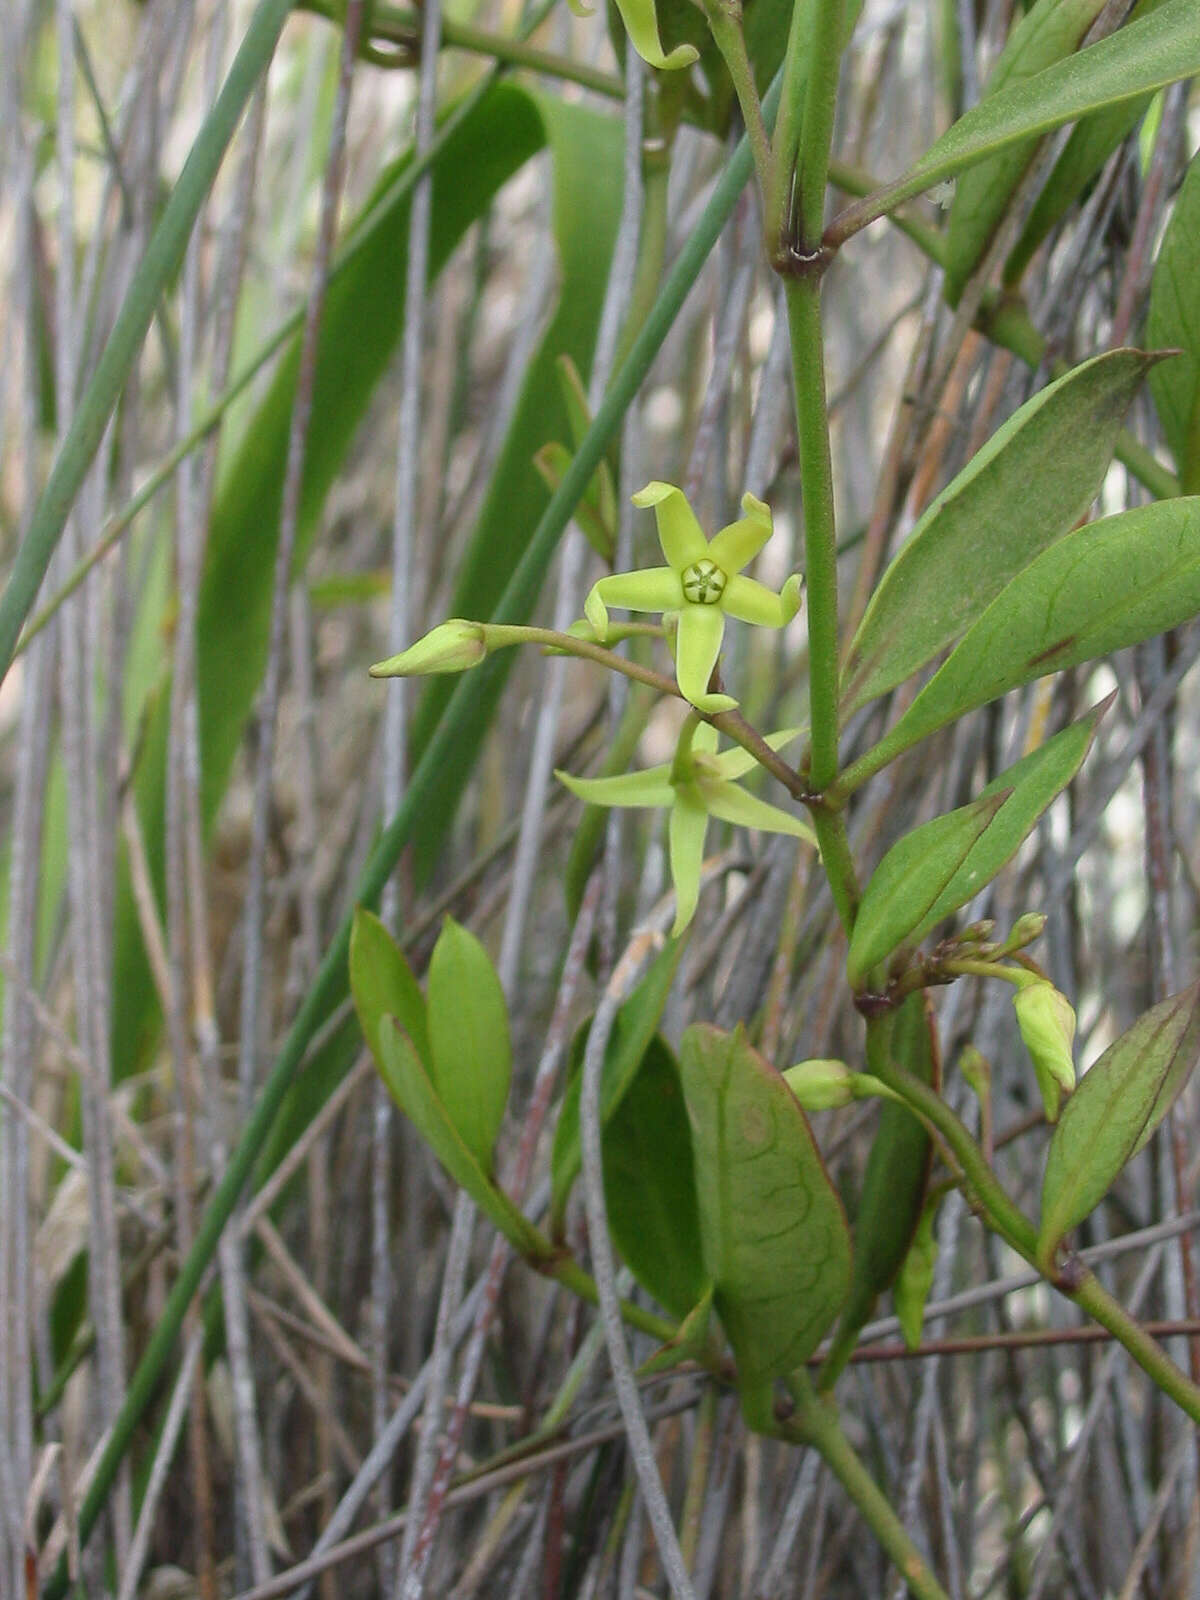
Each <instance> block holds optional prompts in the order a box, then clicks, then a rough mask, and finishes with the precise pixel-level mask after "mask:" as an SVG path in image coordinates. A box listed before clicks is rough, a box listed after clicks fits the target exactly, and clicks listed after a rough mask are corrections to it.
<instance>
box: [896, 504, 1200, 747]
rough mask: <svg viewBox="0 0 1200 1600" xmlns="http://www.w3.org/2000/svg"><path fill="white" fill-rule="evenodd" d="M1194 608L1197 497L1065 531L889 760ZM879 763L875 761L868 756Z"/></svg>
mask: <svg viewBox="0 0 1200 1600" xmlns="http://www.w3.org/2000/svg"><path fill="white" fill-rule="evenodd" d="M1197 611H1200V498H1189V499H1180V500H1164V501H1160V502H1158V503H1157V504H1155V505H1149V506H1139V507H1138V508H1136V509H1135V510H1133V511H1123V512H1121V513H1120V515H1118V516H1115V517H1107V518H1105V520H1104V521H1103V522H1093V523H1090V524H1089V525H1088V526H1087V527H1084V528H1080V529H1078V530H1077V531H1076V532H1075V533H1070V534H1067V536H1066V537H1065V538H1063V539H1060V540H1059V541H1058V542H1057V544H1053V545H1051V546H1050V548H1049V549H1048V550H1046V551H1043V553H1042V554H1041V555H1040V556H1038V557H1037V558H1036V560H1034V561H1032V562H1031V563H1030V564H1029V566H1027V567H1026V568H1025V570H1024V571H1023V572H1021V573H1019V574H1018V575H1017V576H1016V577H1015V578H1014V579H1013V580H1012V582H1011V583H1009V584H1008V586H1007V587H1006V588H1005V589H1004V590H1002V591H1001V593H1000V594H999V595H998V596H997V597H996V599H995V600H993V602H992V604H991V605H990V606H989V607H988V609H987V610H986V611H985V612H984V614H983V616H982V617H980V618H979V620H978V621H977V622H976V623H975V624H974V625H973V627H971V628H970V630H969V631H968V632H967V634H966V635H965V636H964V638H963V639H962V641H961V642H960V643H959V644H958V646H957V647H956V648H955V649H954V651H953V652H952V653H951V655H950V657H949V659H948V660H947V661H946V663H945V665H944V666H942V667H941V668H940V669H939V671H937V672H936V673H935V674H934V675H933V677H932V678H931V679H930V680H929V682H928V683H927V684H926V685H925V687H924V689H922V691H921V693H920V694H919V695H918V696H917V698H916V699H915V700H914V701H913V703H912V705H911V706H910V707H909V708H908V710H907V711H906V712H905V714H904V715H903V716H902V717H901V718H900V720H899V722H897V724H896V726H895V727H894V728H893V729H892V730H891V732H890V733H888V734H886V735H885V737H884V740H883V745H882V746H881V749H880V752H879V754H880V755H882V754H884V747H886V754H887V756H888V759H891V758H892V757H893V756H895V755H898V754H899V753H900V751H902V750H907V749H908V748H909V746H910V745H914V744H916V743H917V741H918V740H920V739H924V738H925V737H926V736H927V735H928V734H930V733H934V732H936V730H937V729H938V728H944V727H945V726H946V724H947V723H949V722H954V721H955V720H956V719H957V718H958V717H961V716H964V715H965V714H966V713H967V712H968V711H974V710H975V708H976V707H977V706H982V705H986V704H987V702H988V701H989V700H995V699H998V698H999V696H1000V695H1002V694H1007V693H1008V691H1009V690H1010V689H1016V688H1019V687H1020V685H1021V684H1023V683H1030V682H1032V681H1033V679H1035V678H1044V677H1046V676H1047V675H1048V674H1049V673H1052V672H1062V671H1065V669H1066V668H1067V667H1074V666H1078V665H1079V663H1080V662H1082V661H1095V660H1098V659H1099V658H1100V657H1101V656H1106V655H1108V654H1110V652H1112V651H1113V650H1123V649H1125V648H1126V646H1128V645H1132V644H1138V643H1140V642H1141V641H1142V640H1143V639H1150V638H1153V636H1154V635H1155V634H1158V633H1164V632H1166V630H1167V629H1168V628H1175V627H1178V626H1179V624H1180V623H1181V622H1186V621H1187V620H1188V618H1189V617H1193V616H1195V614H1196V612H1197ZM869 760H870V764H871V765H875V764H876V762H875V757H874V756H872V757H870V758H869Z"/></svg>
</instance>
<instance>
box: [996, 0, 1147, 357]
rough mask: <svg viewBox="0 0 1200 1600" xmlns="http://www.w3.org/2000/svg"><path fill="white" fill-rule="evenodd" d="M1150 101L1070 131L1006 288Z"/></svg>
mask: <svg viewBox="0 0 1200 1600" xmlns="http://www.w3.org/2000/svg"><path fill="white" fill-rule="evenodd" d="M1162 4H1163V0H1139V3H1138V4H1137V5H1136V6H1134V8H1133V10H1132V11H1131V12H1130V14H1129V21H1130V22H1136V21H1138V20H1139V19H1140V18H1141V17H1146V16H1149V15H1150V13H1151V12H1152V11H1157V10H1158V8H1159V6H1160V5H1162ZM1152 99H1153V94H1146V95H1142V96H1141V97H1140V98H1138V99H1136V100H1126V101H1123V102H1122V103H1121V104H1120V105H1116V106H1112V107H1109V108H1107V109H1105V110H1103V111H1096V112H1093V113H1092V115H1091V116H1090V117H1085V118H1084V119H1083V121H1082V122H1080V124H1079V126H1078V127H1077V128H1075V129H1074V130H1073V131H1072V133H1071V136H1070V138H1069V139H1068V140H1067V143H1066V147H1065V149H1064V150H1063V151H1062V154H1061V155H1060V156H1059V158H1058V160H1057V161H1056V162H1055V164H1054V169H1053V171H1052V172H1051V174H1050V176H1049V178H1047V180H1046V183H1045V186H1044V187H1043V189H1042V192H1041V194H1040V195H1038V197H1037V199H1036V200H1035V201H1034V204H1033V209H1032V210H1031V211H1030V213H1029V217H1028V219H1027V220H1026V223H1025V226H1024V228H1023V229H1022V230H1021V237H1020V238H1019V239H1018V240H1017V243H1016V244H1015V245H1014V246H1013V248H1012V250H1011V252H1010V253H1009V257H1008V260H1007V261H1006V262H1005V263H1004V284H1005V286H1006V287H1007V288H1015V286H1016V285H1017V284H1018V283H1020V281H1021V278H1022V277H1023V276H1024V273H1025V269H1026V267H1027V266H1028V265H1029V263H1030V261H1031V260H1032V259H1033V257H1034V254H1035V253H1036V251H1037V249H1038V246H1039V245H1040V244H1041V243H1042V241H1043V240H1044V239H1045V238H1047V237H1048V235H1049V234H1050V233H1051V232H1052V231H1053V229H1054V228H1056V227H1057V226H1058V224H1059V223H1060V222H1061V221H1062V219H1063V217H1065V216H1066V214H1067V212H1068V211H1069V210H1070V208H1071V207H1072V206H1073V205H1074V204H1075V202H1076V200H1078V199H1079V197H1080V196H1081V195H1082V194H1083V192H1084V190H1085V189H1086V188H1087V186H1088V185H1089V184H1090V183H1091V181H1092V179H1093V178H1094V177H1095V176H1096V174H1097V173H1098V172H1099V171H1100V169H1101V168H1102V167H1103V166H1104V163H1105V162H1106V161H1107V160H1108V158H1109V156H1111V155H1112V153H1113V151H1114V150H1116V149H1117V147H1118V146H1119V145H1120V144H1121V143H1122V142H1123V141H1124V140H1125V139H1126V138H1128V136H1129V135H1130V134H1131V133H1132V132H1133V130H1134V128H1135V127H1136V126H1137V125H1138V123H1139V122H1140V121H1141V119H1142V117H1143V116H1144V115H1145V114H1146V108H1147V106H1148V105H1149V104H1150V102H1151V100H1152ZM1150 342H1151V343H1154V342H1156V341H1153V340H1151V341H1150Z"/></svg>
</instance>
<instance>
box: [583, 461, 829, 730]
mask: <svg viewBox="0 0 1200 1600" xmlns="http://www.w3.org/2000/svg"><path fill="white" fill-rule="evenodd" d="M633 503H634V505H636V506H653V507H654V515H655V518H656V520H657V522H658V540H659V543H660V544H661V545H662V551H663V555H665V556H666V558H667V562H668V565H667V566H665V567H649V568H646V569H645V570H643V571H641V572H616V573H614V574H613V575H612V577H610V578H601V579H600V581H599V582H598V583H596V584H593V586H592V590H591V593H590V594H589V595H588V597H587V600H586V602H585V604H584V608H583V609H584V612H585V613H586V615H587V619H588V621H589V622H590V623H591V624H592V627H593V628H594V629H595V631H596V637H597V638H598V639H599V640H601V641H602V642H603V640H604V639H606V638H607V635H608V609H607V608H608V607H609V606H610V605H611V606H621V607H623V608H624V609H625V610H627V611H661V612H663V613H664V614H665V615H667V616H674V617H675V618H677V627H676V638H675V674H676V678H677V680H678V683H679V688H680V691H681V692H682V694H683V696H684V698H685V699H687V700H689V701H690V702H691V703H692V705H694V706H695V707H696V708H697V709H698V710H700V711H707V712H710V713H711V712H717V711H729V710H731V709H732V708H733V707H734V706H735V705H737V701H736V700H734V699H733V698H732V697H731V696H730V695H727V694H709V692H708V680H709V678H710V677H711V675H712V670H713V667H714V666H715V665H716V662H717V656H718V654H719V653H720V649H721V639H722V637H723V636H724V633H725V618H726V617H737V618H739V619H740V620H741V621H742V622H754V623H757V624H758V625H759V626H760V627H763V628H782V627H783V626H784V625H785V624H786V623H788V622H790V621H791V620H792V618H793V617H794V616H795V615H796V612H797V611H798V610H799V609H800V578H799V576H798V574H795V573H793V574H792V576H791V577H790V578H789V579H788V580H787V582H786V583H785V584H784V586H783V589H782V591H781V592H780V593H779V594H775V593H773V591H772V590H770V589H768V588H767V587H766V586H765V584H761V583H757V582H756V581H755V580H754V579H753V578H744V577H742V575H741V569H742V568H743V567H744V566H745V565H746V563H747V562H749V561H753V559H754V557H755V556H756V555H757V554H758V552H759V551H760V550H761V549H762V547H763V545H765V544H766V542H767V540H768V539H769V538H770V537H771V532H772V527H771V512H770V508H769V507H768V506H765V505H764V504H763V502H762V501H761V500H756V499H755V498H754V496H753V495H752V494H746V495H743V496H742V510H743V511H744V512H745V513H746V514H745V516H744V517H740V518H739V519H738V521H737V522H731V523H730V524H729V526H728V527H727V528H722V529H721V531H720V532H719V533H718V534H715V535H714V536H713V538H712V539H711V540H709V539H706V538H705V536H704V531H703V529H702V528H701V526H700V524H699V523H698V522H697V520H696V516H695V513H694V512H693V510H692V508H691V506H690V505H689V504H688V502H687V498H686V497H685V495H684V493H683V491H682V490H681V489H677V488H676V487H675V485H674V484H673V483H659V482H654V483H648V484H647V485H646V487H645V488H644V489H642V490H641V491H640V492H639V493H638V494H635V495H634V497H633Z"/></svg>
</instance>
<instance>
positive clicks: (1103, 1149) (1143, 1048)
mask: <svg viewBox="0 0 1200 1600" xmlns="http://www.w3.org/2000/svg"><path fill="white" fill-rule="evenodd" d="M1197 1057H1200V984H1192V986H1191V987H1190V988H1188V989H1185V990H1184V991H1183V992H1182V994H1177V995H1175V996H1173V997H1172V998H1171V999H1170V1000H1164V1001H1163V1002H1162V1004H1161V1005H1157V1006H1154V1007H1153V1008H1152V1009H1151V1010H1150V1011H1147V1012H1146V1013H1145V1015H1144V1016H1142V1017H1139V1018H1138V1020H1137V1021H1136V1022H1135V1023H1134V1024H1133V1026H1132V1027H1131V1028H1130V1029H1129V1030H1128V1031H1127V1032H1125V1033H1123V1034H1122V1035H1121V1037H1120V1038H1119V1039H1117V1040H1116V1041H1115V1043H1113V1044H1111V1045H1109V1047H1108V1049H1107V1050H1106V1051H1105V1052H1104V1054H1103V1055H1102V1056H1101V1057H1100V1059H1099V1061H1097V1062H1096V1064H1095V1065H1094V1066H1093V1067H1091V1068H1090V1069H1089V1070H1088V1071H1087V1072H1086V1073H1085V1074H1084V1077H1083V1081H1082V1082H1081V1083H1080V1085H1079V1087H1078V1088H1077V1089H1076V1090H1075V1092H1074V1094H1073V1095H1072V1096H1071V1098H1070V1099H1069V1100H1068V1101H1067V1104H1066V1108H1065V1109H1064V1111H1063V1113H1062V1116H1061V1117H1060V1118H1059V1122H1058V1127H1057V1128H1056V1129H1055V1131H1054V1138H1053V1139H1052V1140H1051V1142H1050V1151H1049V1154H1048V1156H1047V1158H1046V1175H1045V1178H1044V1179H1043V1181H1042V1223H1041V1228H1040V1230H1039V1233H1038V1247H1037V1253H1038V1261H1039V1264H1041V1265H1043V1266H1045V1265H1049V1264H1052V1263H1053V1260H1054V1256H1055V1253H1056V1251H1057V1250H1058V1247H1059V1245H1060V1244H1061V1243H1062V1241H1063V1239H1064V1238H1065V1236H1066V1235H1067V1234H1068V1233H1069V1232H1070V1231H1071V1229H1072V1228H1074V1227H1076V1226H1077V1225H1078V1224H1079V1223H1080V1222H1082V1221H1083V1219H1084V1218H1085V1217H1086V1216H1087V1215H1088V1213H1089V1212H1090V1211H1092V1209H1093V1208H1094V1207H1095V1206H1097V1205H1098V1204H1099V1203H1100V1201H1101V1200H1102V1199H1103V1198H1104V1196H1105V1194H1107V1192H1108V1190H1109V1188H1110V1186H1111V1185H1112V1183H1113V1182H1114V1181H1115V1180H1116V1178H1117V1176H1118V1174H1119V1173H1120V1172H1121V1171H1122V1169H1123V1168H1124V1167H1125V1165H1126V1164H1127V1163H1128V1162H1130V1161H1132V1160H1133V1158H1134V1156H1135V1155H1137V1153H1138V1151H1139V1150H1141V1149H1142V1147H1143V1146H1144V1145H1145V1144H1146V1142H1147V1141H1148V1140H1149V1138H1150V1136H1151V1134H1152V1133H1153V1132H1154V1130H1155V1129H1156V1128H1157V1127H1158V1125H1159V1123H1160V1122H1161V1121H1162V1120H1163V1118H1164V1117H1165V1116H1166V1114H1167V1112H1168V1111H1169V1110H1170V1109H1171V1107H1172V1105H1173V1104H1174V1103H1175V1099H1176V1096H1177V1095H1178V1094H1179V1092H1180V1090H1181V1089H1182V1088H1183V1086H1184V1084H1185V1083H1186V1082H1187V1080H1188V1078H1189V1077H1190V1076H1191V1072H1192V1069H1193V1067H1194V1066H1195V1065H1196V1060H1197Z"/></svg>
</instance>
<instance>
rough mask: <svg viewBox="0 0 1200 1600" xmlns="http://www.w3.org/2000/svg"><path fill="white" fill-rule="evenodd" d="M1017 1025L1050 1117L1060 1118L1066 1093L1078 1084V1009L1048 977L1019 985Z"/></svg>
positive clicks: (1014, 1002) (1014, 1000)
mask: <svg viewBox="0 0 1200 1600" xmlns="http://www.w3.org/2000/svg"><path fill="white" fill-rule="evenodd" d="M1013 1005H1014V1006H1015V1007H1016V1012H1017V1026H1018V1027H1019V1028H1020V1030H1021V1037H1022V1039H1024V1041H1025V1047H1026V1049H1027V1050H1028V1051H1029V1054H1030V1057H1031V1059H1032V1061H1033V1069H1034V1071H1035V1072H1036V1073H1037V1080H1038V1088H1039V1089H1040V1090H1041V1095H1042V1103H1043V1105H1044V1106H1045V1108H1046V1120H1047V1121H1048V1122H1057V1121H1058V1107H1059V1102H1060V1100H1061V1098H1062V1095H1063V1093H1066V1094H1070V1092H1071V1090H1072V1089H1073V1088H1074V1087H1075V1061H1074V1058H1073V1057H1072V1054H1071V1046H1072V1045H1073V1044H1074V1042H1075V1012H1074V1009H1073V1008H1072V1006H1071V1002H1070V1001H1069V1000H1068V999H1067V997H1066V995H1065V994H1060V993H1059V991H1058V990H1057V989H1056V988H1055V987H1054V985H1053V984H1052V983H1051V982H1050V981H1049V979H1046V978H1039V979H1037V980H1036V981H1035V982H1033V983H1029V984H1026V985H1025V986H1024V987H1023V988H1021V989H1018V990H1017V993H1016V994H1015V995H1014V996H1013Z"/></svg>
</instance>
